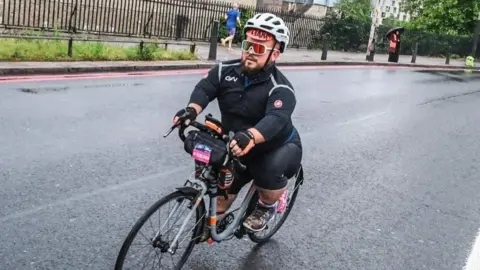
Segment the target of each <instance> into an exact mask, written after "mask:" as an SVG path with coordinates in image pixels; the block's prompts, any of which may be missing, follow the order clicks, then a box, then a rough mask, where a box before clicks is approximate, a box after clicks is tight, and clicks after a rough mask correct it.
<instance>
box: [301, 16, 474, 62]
mask: <svg viewBox="0 0 480 270" xmlns="http://www.w3.org/2000/svg"><path fill="white" fill-rule="evenodd" d="M390 28H391V27H389V26H383V25H380V26H379V27H378V28H377V40H376V42H375V52H376V53H385V52H386V51H387V47H388V44H389V41H388V40H387V38H386V37H385V33H386V32H387V31H388V30H389V29H390ZM311 34H312V35H313V36H314V38H313V42H312V43H311V44H310V46H309V48H310V49H320V48H322V44H323V42H324V40H327V42H328V47H329V50H334V51H347V52H366V51H367V44H368V38H369V35H370V23H369V22H361V21H353V20H344V19H335V18H330V19H326V20H325V24H324V25H323V27H322V29H321V30H319V31H311ZM400 41H401V45H400V53H401V54H407V55H408V54H412V51H413V49H414V47H415V42H418V53H417V54H418V55H420V56H436V57H444V56H445V55H446V54H447V51H448V47H449V46H450V47H451V50H450V52H451V54H452V57H453V58H456V57H466V56H468V55H469V54H470V52H471V49H472V42H473V40H472V37H471V36H453V35H436V34H432V33H426V32H421V31H416V30H410V29H405V32H404V33H403V34H402V35H401V37H400ZM478 51H480V50H477V57H478V55H480V53H479V52H478Z"/></svg>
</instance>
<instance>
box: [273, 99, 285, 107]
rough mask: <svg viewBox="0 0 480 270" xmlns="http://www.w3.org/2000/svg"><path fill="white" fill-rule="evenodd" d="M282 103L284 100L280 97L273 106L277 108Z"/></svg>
mask: <svg viewBox="0 0 480 270" xmlns="http://www.w3.org/2000/svg"><path fill="white" fill-rule="evenodd" d="M282 105H283V102H282V101H281V100H280V99H277V100H275V102H274V103H273V106H275V108H281V107H282Z"/></svg>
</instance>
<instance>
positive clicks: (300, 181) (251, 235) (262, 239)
mask: <svg viewBox="0 0 480 270" xmlns="http://www.w3.org/2000/svg"><path fill="white" fill-rule="evenodd" d="M302 184H303V168H302V167H301V168H300V170H299V173H298V174H297V175H296V179H295V191H294V192H293V194H292V197H291V199H290V204H289V205H288V208H287V210H286V211H285V212H284V214H283V216H282V218H281V219H280V221H279V222H278V223H277V224H276V226H275V228H273V229H272V230H271V231H270V232H269V233H268V234H267V235H266V236H264V237H259V236H256V235H255V234H256V233H258V232H248V233H247V235H248V237H249V238H250V240H251V241H253V242H255V243H257V244H263V243H265V242H267V241H268V240H269V239H270V238H271V237H272V236H273V235H275V233H277V231H278V230H279V229H280V228H281V227H282V225H283V223H284V222H285V221H286V220H287V218H288V215H289V214H290V211H292V208H293V205H294V204H295V200H296V199H297V195H298V191H299V190H300V186H301V185H302ZM257 192H258V191H257ZM257 192H256V193H255V195H254V197H253V198H252V201H251V202H250V203H251V204H252V203H254V204H256V203H257V201H258V193H257ZM249 208H250V206H249Z"/></svg>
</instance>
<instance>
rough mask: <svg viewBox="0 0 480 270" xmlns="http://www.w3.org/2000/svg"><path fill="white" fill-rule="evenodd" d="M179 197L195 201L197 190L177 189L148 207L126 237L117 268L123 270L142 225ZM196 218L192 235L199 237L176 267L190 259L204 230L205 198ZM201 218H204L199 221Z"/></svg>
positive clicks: (117, 261)
mask: <svg viewBox="0 0 480 270" xmlns="http://www.w3.org/2000/svg"><path fill="white" fill-rule="evenodd" d="M179 198H184V199H189V200H190V201H192V202H195V199H196V198H197V197H196V193H195V192H185V191H176V192H172V193H170V194H168V195H166V196H165V197H163V198H162V199H160V200H158V201H157V202H155V203H154V204H153V205H152V206H150V208H148V209H147V210H146V211H145V212H144V214H143V215H142V216H141V217H140V218H139V219H138V220H137V222H136V223H135V225H134V226H133V227H132V229H131V231H130V232H129V234H128V236H127V238H126V239H125V241H124V243H123V245H122V247H121V249H120V252H119V253H118V257H117V260H116V263H115V270H121V269H122V267H123V263H124V261H125V257H126V255H127V254H128V250H129V248H130V245H131V244H132V242H133V240H134V239H135V237H136V236H137V234H138V232H139V231H140V229H141V228H142V226H143V225H144V224H145V222H146V221H147V220H148V219H149V218H150V217H151V216H152V215H153V214H154V213H155V212H156V211H157V210H158V209H159V208H160V207H162V206H163V205H164V204H166V203H167V202H169V201H172V200H176V199H179ZM195 214H196V218H195V222H196V225H195V228H194V234H193V235H192V238H191V239H197V240H195V241H190V243H189V244H188V247H187V248H186V250H185V253H184V254H183V255H182V258H181V259H180V261H179V263H178V264H177V268H176V269H181V268H182V267H183V265H184V264H185V262H186V261H187V260H188V257H189V256H190V254H191V253H192V251H193V248H194V247H195V245H196V244H197V243H198V239H199V238H200V235H201V233H202V231H203V224H204V220H203V219H204V218H205V217H204V214H205V204H204V202H203V200H202V201H201V202H200V204H199V205H198V207H197V209H196V213H195ZM199 219H202V220H201V221H199Z"/></svg>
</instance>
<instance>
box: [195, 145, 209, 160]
mask: <svg viewBox="0 0 480 270" xmlns="http://www.w3.org/2000/svg"><path fill="white" fill-rule="evenodd" d="M210 156H211V151H209V149H205V147H204V146H203V145H200V146H195V148H194V149H193V153H192V157H193V159H195V160H197V161H200V162H203V163H205V164H208V163H209V162H210Z"/></svg>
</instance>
